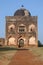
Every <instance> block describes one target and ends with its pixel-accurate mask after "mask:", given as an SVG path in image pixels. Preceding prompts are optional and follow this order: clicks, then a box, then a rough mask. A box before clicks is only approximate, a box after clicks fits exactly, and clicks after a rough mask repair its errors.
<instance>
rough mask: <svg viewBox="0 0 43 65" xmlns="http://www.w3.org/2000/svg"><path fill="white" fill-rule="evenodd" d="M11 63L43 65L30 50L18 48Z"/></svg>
mask: <svg viewBox="0 0 43 65" xmlns="http://www.w3.org/2000/svg"><path fill="white" fill-rule="evenodd" d="M9 65H43V62H42V61H39V60H38V59H37V57H35V56H34V55H33V54H32V53H31V52H30V51H29V50H18V52H17V53H16V54H15V56H14V57H13V58H12V60H11V62H10V63H9Z"/></svg>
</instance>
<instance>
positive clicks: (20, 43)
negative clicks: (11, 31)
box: [19, 39, 24, 47]
mask: <svg viewBox="0 0 43 65" xmlns="http://www.w3.org/2000/svg"><path fill="white" fill-rule="evenodd" d="M19 47H24V40H23V39H20V40H19Z"/></svg>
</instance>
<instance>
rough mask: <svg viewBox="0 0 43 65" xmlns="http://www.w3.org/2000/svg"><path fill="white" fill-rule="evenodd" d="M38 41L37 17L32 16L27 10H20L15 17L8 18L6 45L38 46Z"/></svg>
mask: <svg viewBox="0 0 43 65" xmlns="http://www.w3.org/2000/svg"><path fill="white" fill-rule="evenodd" d="M37 41H38V26H37V16H31V14H30V12H29V11H28V10H26V9H18V10H17V11H16V12H15V13H14V16H6V38H5V45H9V46H10V45H14V46H18V47H25V46H37V45H38V43H37Z"/></svg>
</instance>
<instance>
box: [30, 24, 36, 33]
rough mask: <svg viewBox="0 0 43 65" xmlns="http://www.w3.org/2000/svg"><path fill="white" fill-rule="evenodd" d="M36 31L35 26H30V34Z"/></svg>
mask: <svg viewBox="0 0 43 65" xmlns="http://www.w3.org/2000/svg"><path fill="white" fill-rule="evenodd" d="M35 30H36V29H35V25H34V24H31V25H29V32H33V31H35Z"/></svg>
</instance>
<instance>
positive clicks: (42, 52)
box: [30, 47, 43, 61]
mask: <svg viewBox="0 0 43 65" xmlns="http://www.w3.org/2000/svg"><path fill="white" fill-rule="evenodd" d="M30 51H32V53H33V54H34V55H35V56H37V57H38V58H39V60H42V61H43V47H36V48H35V47H33V48H30Z"/></svg>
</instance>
